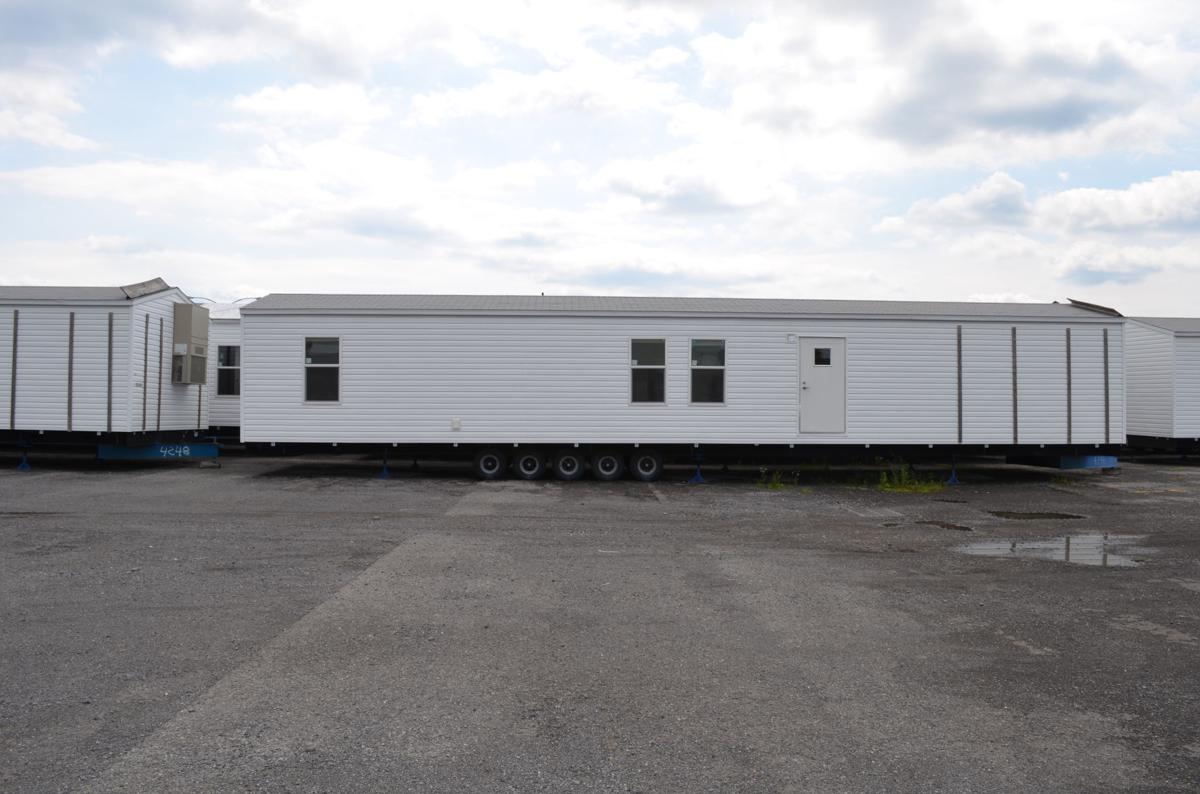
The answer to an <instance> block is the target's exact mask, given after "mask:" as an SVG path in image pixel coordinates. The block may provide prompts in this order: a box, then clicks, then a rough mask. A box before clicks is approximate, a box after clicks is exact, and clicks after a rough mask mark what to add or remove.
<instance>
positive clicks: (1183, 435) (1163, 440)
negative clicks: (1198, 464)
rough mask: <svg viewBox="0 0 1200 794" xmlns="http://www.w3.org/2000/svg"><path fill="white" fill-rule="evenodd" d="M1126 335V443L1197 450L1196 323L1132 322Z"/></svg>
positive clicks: (1199, 370) (1199, 334) (1199, 329)
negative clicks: (1127, 405) (1127, 402)
mask: <svg viewBox="0 0 1200 794" xmlns="http://www.w3.org/2000/svg"><path fill="white" fill-rule="evenodd" d="M1126 333H1127V335H1128V342H1127V344H1126V348H1125V357H1126V365H1125V366H1126V369H1127V370H1128V372H1129V386H1128V390H1127V391H1128V400H1129V411H1128V424H1129V427H1128V433H1129V442H1130V444H1131V445H1134V446H1146V447H1161V448H1178V449H1197V448H1200V446H1198V445H1200V318H1190V317H1131V318H1129V322H1128V324H1127V325H1126Z"/></svg>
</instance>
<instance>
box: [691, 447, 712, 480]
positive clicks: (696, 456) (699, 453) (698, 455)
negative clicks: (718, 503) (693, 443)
mask: <svg viewBox="0 0 1200 794" xmlns="http://www.w3.org/2000/svg"><path fill="white" fill-rule="evenodd" d="M692 460H694V461H695V462H696V473H695V474H693V475H692V477H691V479H689V480H688V483H689V484H691V485H704V484H705V483H707V482H708V480H706V479H704V475H703V474H702V473H701V472H700V464H701V463H703V462H704V450H702V449H697V450H696V451H695V452H694V453H692Z"/></svg>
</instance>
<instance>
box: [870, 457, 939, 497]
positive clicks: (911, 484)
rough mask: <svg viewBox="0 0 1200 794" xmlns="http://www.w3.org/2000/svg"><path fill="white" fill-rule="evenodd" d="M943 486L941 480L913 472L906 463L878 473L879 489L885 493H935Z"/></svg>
mask: <svg viewBox="0 0 1200 794" xmlns="http://www.w3.org/2000/svg"><path fill="white" fill-rule="evenodd" d="M945 488H946V484H945V483H944V482H942V481H941V480H938V479H931V478H928V477H921V476H919V475H917V474H915V473H914V472H913V470H912V467H911V466H909V465H908V464H907V463H901V464H900V465H898V466H893V467H892V469H891V471H890V472H887V471H881V472H880V473H879V490H881V491H884V492H885V493H937V492H938V491H941V490H944V489H945Z"/></svg>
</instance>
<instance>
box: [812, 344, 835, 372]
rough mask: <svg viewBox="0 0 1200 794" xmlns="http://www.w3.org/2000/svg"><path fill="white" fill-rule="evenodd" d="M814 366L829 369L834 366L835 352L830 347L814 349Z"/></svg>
mask: <svg viewBox="0 0 1200 794" xmlns="http://www.w3.org/2000/svg"><path fill="white" fill-rule="evenodd" d="M813 366H815V367H829V366H833V350H832V348H828V347H814V348H813Z"/></svg>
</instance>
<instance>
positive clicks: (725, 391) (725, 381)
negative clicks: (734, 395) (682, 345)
mask: <svg viewBox="0 0 1200 794" xmlns="http://www.w3.org/2000/svg"><path fill="white" fill-rule="evenodd" d="M693 342H720V343H721V349H722V351H723V353H724V359H725V363H724V364H722V365H721V366H719V367H715V366H709V365H700V364H695V363H693V362H694V361H695V359H693V358H692V343H693ZM687 356H688V405H694V406H696V407H698V408H704V407H706V406H712V407H718V408H719V407H721V406H725V405H728V404H729V340H728V339H724V338H722V339H718V338H716V337H713V336H696V337H689V338H688V346H687ZM696 369H719V370H721V371H722V372H724V373H725V377H724V378H722V380H721V401H720V402H696V401H695V400H694V399H693V395H692V370H696Z"/></svg>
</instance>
